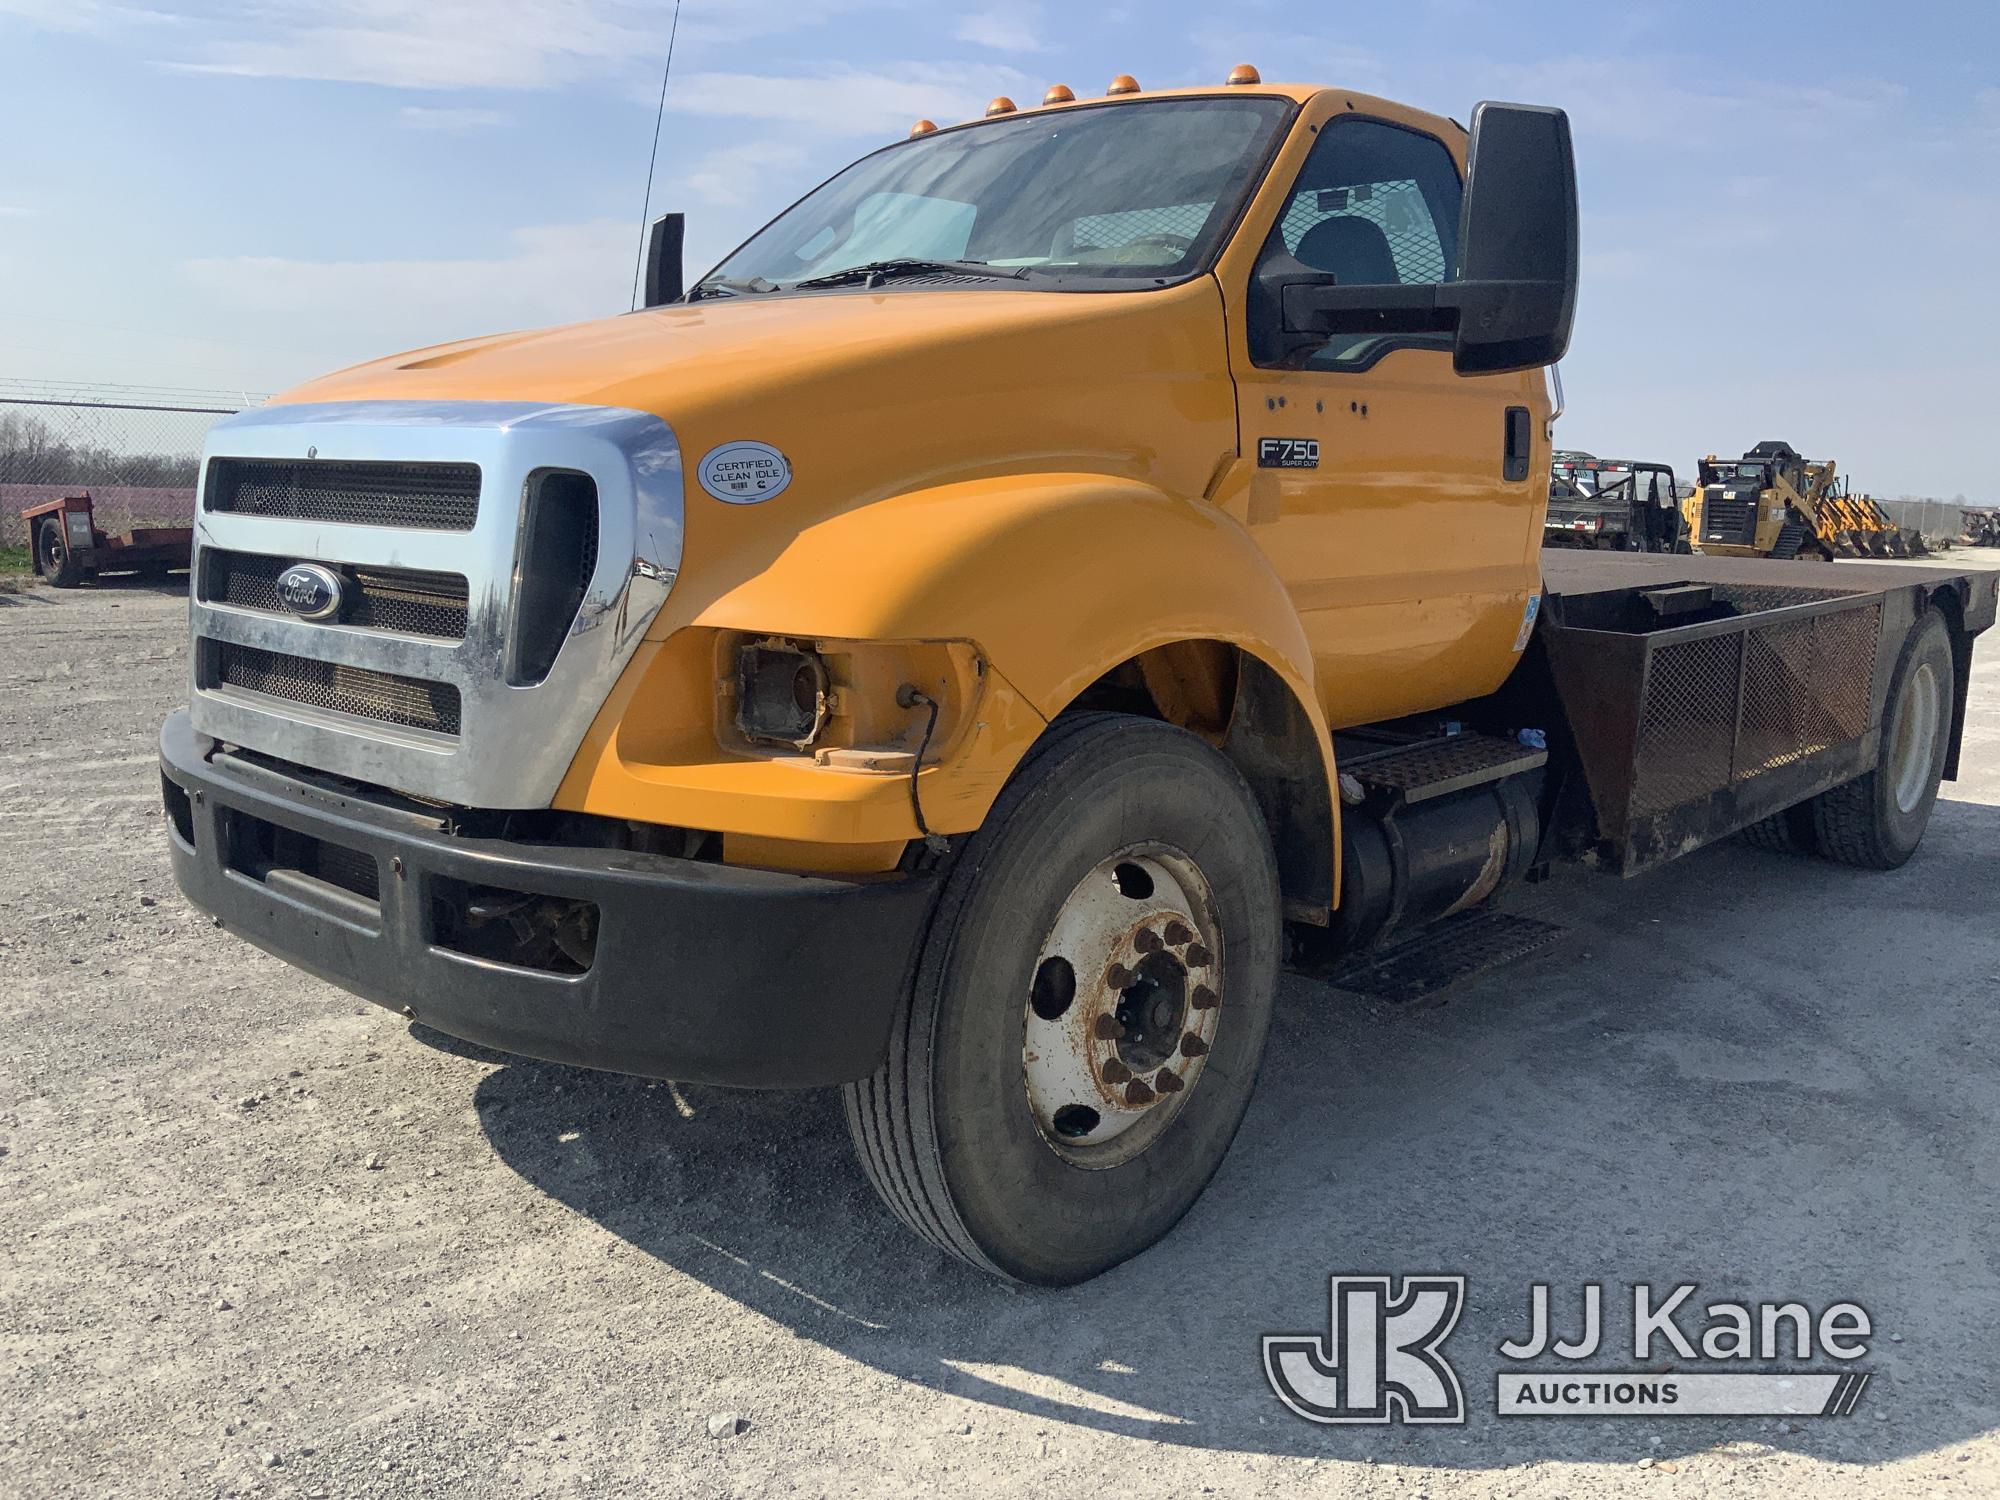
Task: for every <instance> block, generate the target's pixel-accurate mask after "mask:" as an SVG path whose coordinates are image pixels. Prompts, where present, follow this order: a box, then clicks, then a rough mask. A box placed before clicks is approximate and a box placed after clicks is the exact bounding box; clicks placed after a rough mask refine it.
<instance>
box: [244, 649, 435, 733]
mask: <svg viewBox="0 0 2000 1500" xmlns="http://www.w3.org/2000/svg"><path fill="white" fill-rule="evenodd" d="M211 648H212V652H213V657H212V660H211V662H210V665H209V670H208V671H207V672H206V673H204V676H205V677H207V679H208V681H207V682H206V684H205V685H206V686H208V687H233V688H238V689H240V690H242V691H244V692H246V693H265V694H268V695H269V696H271V697H273V698H285V699H289V700H290V701H291V702H293V703H303V704H306V705H308V706H310V707H312V708H323V709H331V710H332V711H334V712H335V713H343V714H354V715H355V716H357V717H359V718H363V719H375V720H377V721H379V722H381V723H385V724H402V725H405V726H407V727H409V728H411V729H429V730H433V731H435V732H437V733H439V734H457V733H458V689H457V688H455V687H453V686H452V685H451V684H450V683H448V682H422V681H419V680H418V679H417V678H414V677H398V676H396V675H395V674H394V673H390V672H375V671H370V670H368V669H367V668H365V667H349V666H343V665H342V664H340V663H339V662H330V661H315V660H313V659H312V658H310V657H304V656H287V655H284V654H283V653H281V652H277V651H262V650H259V649H258V648H256V647H254V646H239V645H236V644H234V643H233V642H229V641H216V642H212V643H211Z"/></svg>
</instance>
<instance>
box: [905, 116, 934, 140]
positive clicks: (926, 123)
mask: <svg viewBox="0 0 2000 1500" xmlns="http://www.w3.org/2000/svg"><path fill="white" fill-rule="evenodd" d="M936 130H937V121H936V120H919V121H917V123H916V124H914V125H912V126H911V127H910V134H911V135H912V136H913V137H914V136H919V135H931V134H933V133H934V132H935V131H936Z"/></svg>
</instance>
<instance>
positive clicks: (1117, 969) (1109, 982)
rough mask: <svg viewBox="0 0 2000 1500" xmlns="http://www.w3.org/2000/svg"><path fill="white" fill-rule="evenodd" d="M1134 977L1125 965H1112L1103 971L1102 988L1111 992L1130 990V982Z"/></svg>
mask: <svg viewBox="0 0 2000 1500" xmlns="http://www.w3.org/2000/svg"><path fill="white" fill-rule="evenodd" d="M1136 977H1137V976H1136V975H1134V974H1133V972H1132V971H1131V970H1130V969H1128V968H1126V967H1125V965H1123V964H1113V965H1112V966H1111V967H1110V968H1108V969H1106V970H1105V971H1104V986H1105V988H1106V989H1113V990H1123V989H1130V988H1131V985H1132V981H1133V979H1134V978H1136Z"/></svg>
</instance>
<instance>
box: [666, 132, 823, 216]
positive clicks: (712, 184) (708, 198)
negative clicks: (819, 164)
mask: <svg viewBox="0 0 2000 1500" xmlns="http://www.w3.org/2000/svg"><path fill="white" fill-rule="evenodd" d="M806 158H807V153H806V150H805V148H804V147H803V146H800V145H797V144H795V143H793V142H790V141H745V142H744V143H743V144H741V145H738V146H729V147H725V148H724V149H723V150H721V151H709V152H704V153H703V154H702V156H701V159H700V161H699V163H697V165H696V169H695V170H694V171H692V172H689V173H687V174H686V175H685V176H684V177H682V178H681V183H682V185H683V186H684V187H685V188H686V189H687V190H688V191H689V192H691V193H693V194H694V195H695V196H696V197H698V198H700V199H701V200H702V201H703V202H705V203H715V204H722V205H725V206H728V207H735V206H737V205H739V204H761V205H763V206H765V207H767V208H769V207H775V206H776V205H775V204H773V203H771V202H770V201H769V199H768V197H767V195H765V194H764V193H763V192H762V191H761V189H762V187H763V185H764V181H765V179H766V177H767V176H769V175H770V174H771V173H773V172H795V171H796V170H797V169H798V168H800V167H802V166H804V165H805V162H806Z"/></svg>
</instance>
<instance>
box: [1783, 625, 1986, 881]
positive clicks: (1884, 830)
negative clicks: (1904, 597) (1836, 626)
mask: <svg viewBox="0 0 2000 1500" xmlns="http://www.w3.org/2000/svg"><path fill="white" fill-rule="evenodd" d="M1957 687H1958V681H1957V677H1956V675H1955V674H1954V672H1953V670H1952V660H1951V634H1950V632H1949V631H1948V630H1947V629H1946V627H1945V623H1944V617H1943V616H1942V615H1940V614H1939V613H1938V612H1937V611H1936V610H1928V611H1926V612H1925V614H1924V616H1923V618H1922V619H1920V620H1918V621H1917V623H1916V625H1915V627H1914V628H1913V629H1912V630H1911V631H1910V635H1909V639H1908V640H1906V641H1905V642H1904V643H1903V650H1902V654H1901V656H1899V657H1898V658H1897V661H1896V675H1895V676H1894V678H1892V679H1891V681H1890V684H1889V698H1888V702H1887V703H1886V704H1885V705H1884V706H1883V710H1882V748H1881V751H1880V754H1879V757H1878V759H1877V761H1876V764H1875V768H1874V769H1873V770H1872V771H1868V772H1866V773H1864V774H1863V775H1861V776H1857V777H1856V778H1855V779H1854V780H1852V781H1850V782H1848V783H1847V784H1846V785H1844V786H1837V787H1835V788H1833V790H1831V791H1828V792H1822V793H1820V795H1819V796H1817V797H1815V798H1813V800H1812V803H1811V804H1810V805H1811V807H1812V812H1813V827H1814V831H1815V833H1816V834H1817V836H1818V839H1819V848H1820V853H1822V854H1824V855H1825V856H1826V857H1827V858H1828V859H1830V860H1833V861H1835V862H1836V863H1838V864H1843V865H1853V866H1855V867H1856V868H1858V869H1863V870H1893V869H1895V868H1896V867H1897V866H1899V865H1901V864H1902V863H1903V862H1904V861H1906V860H1907V859H1909V857H1910V856H1911V855H1912V854H1915V853H1916V852H1917V845H1919V844H1921V843H1922V842H1923V838H1924V829H1925V828H1926V827H1927V826H1928V825H1929V823H1930V819H1931V808H1932V807H1933V806H1935V805H1936V803H1937V794H1938V783H1939V782H1940V781H1941V780H1942V778H1943V776H1944V761H1945V754H1946V751H1947V749H1948V748H1949V745H1950V740H1951V720H1952V703H1953V695H1954V694H1955V693H1956V691H1957Z"/></svg>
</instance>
